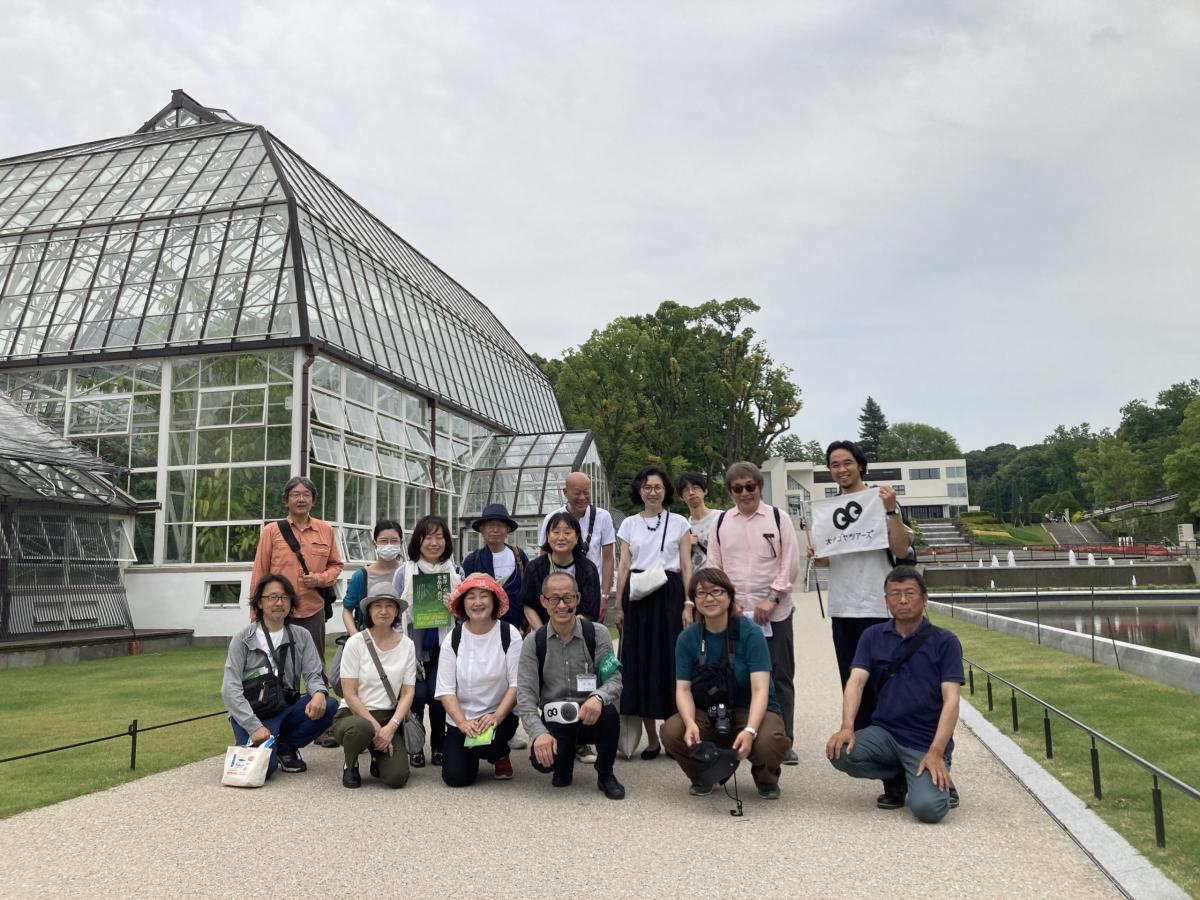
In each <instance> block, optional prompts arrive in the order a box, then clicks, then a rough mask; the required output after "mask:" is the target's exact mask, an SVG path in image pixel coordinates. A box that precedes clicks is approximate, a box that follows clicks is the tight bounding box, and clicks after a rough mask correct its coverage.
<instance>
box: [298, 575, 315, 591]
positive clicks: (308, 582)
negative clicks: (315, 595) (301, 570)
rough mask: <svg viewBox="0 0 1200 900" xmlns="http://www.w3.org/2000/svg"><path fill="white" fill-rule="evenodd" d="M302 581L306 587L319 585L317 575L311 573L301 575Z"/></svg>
mask: <svg viewBox="0 0 1200 900" xmlns="http://www.w3.org/2000/svg"><path fill="white" fill-rule="evenodd" d="M300 583H301V584H302V585H304V586H305V587H310V588H315V587H316V586H317V576H316V575H313V574H312V573H309V574H308V575H301V576H300Z"/></svg>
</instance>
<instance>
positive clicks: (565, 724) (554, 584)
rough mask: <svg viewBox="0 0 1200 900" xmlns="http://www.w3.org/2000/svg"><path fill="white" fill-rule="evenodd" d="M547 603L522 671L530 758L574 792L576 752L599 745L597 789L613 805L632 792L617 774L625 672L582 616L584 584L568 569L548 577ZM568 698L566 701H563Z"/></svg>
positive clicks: (601, 631)
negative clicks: (579, 610) (585, 745)
mask: <svg viewBox="0 0 1200 900" xmlns="http://www.w3.org/2000/svg"><path fill="white" fill-rule="evenodd" d="M540 600H541V604H542V606H543V608H545V610H546V612H547V613H548V614H549V616H550V621H549V623H548V624H546V625H543V626H542V627H541V628H539V629H537V630H536V631H533V632H531V633H530V634H528V635H527V636H526V637H525V642H524V644H523V645H522V647H521V662H520V666H519V667H518V670H517V713H518V715H519V716H520V717H521V724H522V725H523V726H524V728H525V733H526V734H528V735H529V739H530V741H531V743H532V745H533V746H532V748H531V750H530V753H529V761H530V763H531V764H532V765H533V768H534V769H536V770H537V771H539V772H542V773H547V772H553V773H554V778H553V781H552V784H553V785H554V786H555V787H567V786H568V785H570V784H571V781H572V779H573V777H574V770H575V748H576V746H577V745H578V744H580V743H593V744H595V745H596V763H595V768H596V786H597V787H598V788H599V789H600V791H601V792H602V793H603V794H604V796H606V797H608V798H609V799H610V800H621V799H623V798H624V796H625V788H624V786H623V785H622V784H621V782H619V781H618V780H617V776H616V775H615V774H614V773H613V764H614V762H615V761H616V758H617V740H618V739H619V738H620V735H621V717H620V715H619V714H618V713H617V701H618V700H619V699H620V697H621V672H620V669H619V668H617V669H613V668H612V665H613V663H614V661H615V657H614V658H613V659H606V658H607V657H611V656H612V655H613V646H612V638H611V637H609V634H608V629H607V628H605V627H604V626H603V625H600V624H597V623H595V622H589V621H588V620H587V619H584V618H583V617H581V616H578V615H576V613H575V609H576V607H577V606H578V605H579V586H578V585H577V584H576V583H575V579H574V578H573V577H572V576H570V575H568V574H566V573H565V572H555V573H553V574H550V575H547V576H546V580H545V581H543V582H542V594H541V597H540ZM564 701H565V702H564Z"/></svg>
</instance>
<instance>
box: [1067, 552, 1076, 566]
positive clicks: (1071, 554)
mask: <svg viewBox="0 0 1200 900" xmlns="http://www.w3.org/2000/svg"><path fill="white" fill-rule="evenodd" d="M1067 563H1068V564H1069V565H1072V566H1077V565H1079V560H1077V559H1076V558H1075V551H1074V550H1068V551H1067Z"/></svg>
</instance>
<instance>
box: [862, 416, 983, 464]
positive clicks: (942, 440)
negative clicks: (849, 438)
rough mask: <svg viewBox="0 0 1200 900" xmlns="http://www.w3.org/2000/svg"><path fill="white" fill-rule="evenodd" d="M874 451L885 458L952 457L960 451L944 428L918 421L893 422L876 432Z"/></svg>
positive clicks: (960, 454)
mask: <svg viewBox="0 0 1200 900" xmlns="http://www.w3.org/2000/svg"><path fill="white" fill-rule="evenodd" d="M876 454H877V455H876V459H889V460H890V459H895V460H909V459H953V458H955V457H959V456H962V451H961V450H960V449H959V448H958V441H956V440H955V439H954V438H953V437H951V435H950V432H948V431H943V430H942V429H941V428H935V427H934V426H932V425H925V424H924V423H922V422H897V423H896V424H895V425H891V426H889V427H888V429H887V431H885V432H883V434H882V435H880V437H879V444H878V446H877V448H876ZM869 458H870V457H868V459H869Z"/></svg>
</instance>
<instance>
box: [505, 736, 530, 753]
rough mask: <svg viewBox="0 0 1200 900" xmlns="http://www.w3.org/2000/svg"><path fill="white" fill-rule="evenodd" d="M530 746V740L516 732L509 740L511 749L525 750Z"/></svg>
mask: <svg viewBox="0 0 1200 900" xmlns="http://www.w3.org/2000/svg"><path fill="white" fill-rule="evenodd" d="M528 746H529V741H527V740H525V738H523V737H522V736H521V735H519V734H514V735H513V736H512V737H511V738H509V741H508V749H509V750H524V749H525V748H526V747H528Z"/></svg>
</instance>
